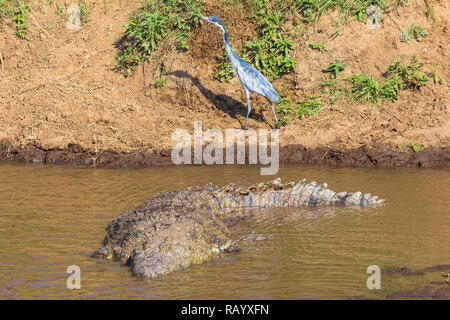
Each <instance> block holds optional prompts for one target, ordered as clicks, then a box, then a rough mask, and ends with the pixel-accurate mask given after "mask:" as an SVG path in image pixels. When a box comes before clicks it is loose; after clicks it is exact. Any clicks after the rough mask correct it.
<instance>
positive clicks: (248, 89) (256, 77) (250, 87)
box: [201, 16, 280, 129]
mask: <svg viewBox="0 0 450 320" xmlns="http://www.w3.org/2000/svg"><path fill="white" fill-rule="evenodd" d="M201 18H202V19H203V20H206V21H209V22H211V23H213V24H215V25H216V26H218V27H219V28H220V29H222V32H223V42H225V50H226V51H227V53H228V58H229V59H230V62H231V65H232V66H233V69H234V70H235V71H236V73H237V75H238V77H239V80H240V81H241V84H242V86H243V87H244V90H245V94H246V95H247V102H248V111H247V118H246V119H245V124H244V126H243V129H245V127H246V126H247V120H248V116H249V115H250V110H251V109H252V108H251V105H250V94H251V93H252V92H256V93H257V94H259V95H261V96H263V97H265V98H266V99H267V101H268V102H269V104H270V107H271V108H272V112H273V116H274V117H275V121H276V128H278V119H277V115H276V114H275V109H274V108H273V104H272V101H271V100H273V101H274V102H276V103H278V102H279V101H280V97H279V96H278V94H277V92H276V91H275V89H274V88H273V87H272V84H271V83H270V82H269V81H268V80H267V79H266V78H265V77H264V76H263V74H262V73H261V72H259V71H258V70H257V69H256V68H254V67H253V66H252V65H251V64H250V63H248V62H247V61H245V60H243V59H241V58H239V57H238V56H237V55H236V53H234V51H233V49H232V48H231V46H230V43H229V42H228V33H227V30H226V29H225V27H224V25H223V24H222V22H221V21H220V19H219V18H217V17H216V16H211V17H201Z"/></svg>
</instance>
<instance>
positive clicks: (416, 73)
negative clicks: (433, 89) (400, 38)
mask: <svg viewBox="0 0 450 320" xmlns="http://www.w3.org/2000/svg"><path fill="white" fill-rule="evenodd" d="M423 65H424V63H423V62H422V61H419V60H417V56H416V55H415V54H413V55H412V56H411V58H410V60H409V63H408V64H403V63H402V60H401V59H400V58H397V59H395V60H394V63H392V64H391V65H389V66H388V67H387V69H386V73H385V74H386V76H387V77H394V76H399V77H400V78H401V80H402V82H403V83H404V85H405V87H409V88H420V87H422V86H424V85H426V84H427V83H428V80H429V75H430V74H428V73H426V72H424V71H423Z"/></svg>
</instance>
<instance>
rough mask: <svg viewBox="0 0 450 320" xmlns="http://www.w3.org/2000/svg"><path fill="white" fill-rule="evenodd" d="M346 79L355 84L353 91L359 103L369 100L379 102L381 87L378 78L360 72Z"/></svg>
mask: <svg viewBox="0 0 450 320" xmlns="http://www.w3.org/2000/svg"><path fill="white" fill-rule="evenodd" d="M345 81H347V82H349V83H351V84H352V85H353V86H352V89H351V92H352V93H353V96H354V97H355V99H356V101H357V102H358V103H363V102H367V101H369V102H373V103H375V104H378V99H379V98H380V96H381V95H380V93H381V88H380V84H379V83H378V81H377V80H375V79H374V78H372V77H371V76H369V75H367V74H363V73H359V74H353V75H351V76H349V77H347V78H345Z"/></svg>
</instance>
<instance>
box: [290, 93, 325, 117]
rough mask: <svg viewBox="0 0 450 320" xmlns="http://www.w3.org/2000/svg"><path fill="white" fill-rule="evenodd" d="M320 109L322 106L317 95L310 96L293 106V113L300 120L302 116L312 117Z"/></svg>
mask: <svg viewBox="0 0 450 320" xmlns="http://www.w3.org/2000/svg"><path fill="white" fill-rule="evenodd" d="M321 108H322V104H321V101H320V98H319V95H312V96H310V97H307V99H306V100H304V101H300V102H299V103H297V105H296V106H295V113H296V114H297V115H298V116H299V117H300V118H301V117H304V116H313V115H315V114H317V113H319V110H320V109H321Z"/></svg>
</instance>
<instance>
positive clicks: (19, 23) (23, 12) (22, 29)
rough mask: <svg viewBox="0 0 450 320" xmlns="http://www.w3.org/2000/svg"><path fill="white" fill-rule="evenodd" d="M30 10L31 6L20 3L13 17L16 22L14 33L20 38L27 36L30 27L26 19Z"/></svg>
mask: <svg viewBox="0 0 450 320" xmlns="http://www.w3.org/2000/svg"><path fill="white" fill-rule="evenodd" d="M29 12H30V7H29V6H28V5H20V6H18V7H17V10H16V13H15V16H14V17H13V18H12V20H13V21H15V23H16V25H15V27H16V31H15V32H14V34H15V35H16V36H18V37H19V38H25V33H26V31H27V30H28V29H29V27H28V25H27V21H26V20H27V16H28V13H29Z"/></svg>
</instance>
